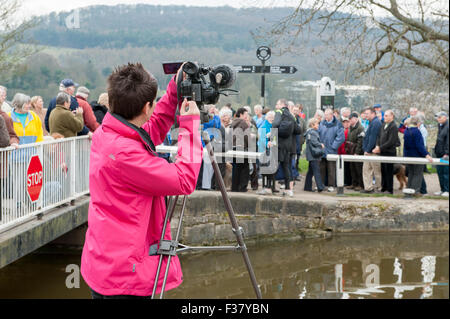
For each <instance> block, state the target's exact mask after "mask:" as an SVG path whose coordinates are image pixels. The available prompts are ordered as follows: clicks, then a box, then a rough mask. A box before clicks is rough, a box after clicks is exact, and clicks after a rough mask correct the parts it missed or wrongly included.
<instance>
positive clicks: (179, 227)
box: [159, 195, 187, 299]
mask: <svg viewBox="0 0 450 319" xmlns="http://www.w3.org/2000/svg"><path fill="white" fill-rule="evenodd" d="M186 199H187V196H186V195H185V196H184V197H183V206H182V208H181V213H180V220H179V221H178V227H177V234H176V236H175V242H177V243H178V238H179V236H180V231H181V223H182V221H183V215H184V209H185V208H186ZM171 260H172V256H171V255H169V257H168V258H167V265H166V272H165V274H164V280H163V283H162V287H161V293H160V294H159V299H163V296H164V289H165V288H166V282H167V276H168V275H169V267H170V261H171Z"/></svg>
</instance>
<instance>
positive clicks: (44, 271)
mask: <svg viewBox="0 0 450 319" xmlns="http://www.w3.org/2000/svg"><path fill="white" fill-rule="evenodd" d="M248 248H249V250H248V251H249V256H250V259H251V261H252V264H253V267H254V270H255V274H256V277H257V280H258V283H259V284H260V285H261V291H262V294H263V297H264V298H289V299H317V298H321V299H337V298H343V299H345V298H371V299H372V298H383V299H385V298H387V299H411V298H417V299H419V298H425V299H434V298H436V299H441V298H445V299H448V298H449V286H448V283H449V236H448V233H409V234H367V235H366V234H364V235H361V234H358V235H336V236H334V237H332V238H329V239H308V240H288V241H279V242H270V243H261V244H256V245H250V246H249V247H248ZM80 256H81V251H80V250H67V249H64V250H62V249H61V248H57V247H54V246H51V245H50V246H46V247H43V248H41V249H40V250H38V251H36V252H35V253H33V254H30V255H28V256H26V257H24V258H22V259H20V260H18V261H17V262H15V263H13V264H10V265H8V266H6V267H4V268H3V269H0V298H90V293H89V289H88V287H87V285H86V284H85V282H84V281H83V279H82V277H81V276H80V277H79V278H80V280H79V287H77V286H78V281H77V280H76V279H77V275H78V265H79V264H80ZM180 260H181V264H182V268H183V274H184V281H183V284H182V285H181V286H179V287H178V288H176V289H174V290H172V291H170V292H168V293H167V294H166V298H191V299H192V298H194V299H195V298H213V299H214V298H254V297H255V294H254V291H253V288H252V286H251V283H250V279H249V277H248V273H247V271H246V268H245V266H244V263H243V259H242V255H241V254H240V253H236V252H207V253H195V254H192V253H190V254H187V253H186V254H181V255H180Z"/></svg>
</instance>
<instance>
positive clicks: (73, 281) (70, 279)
mask: <svg viewBox="0 0 450 319" xmlns="http://www.w3.org/2000/svg"><path fill="white" fill-rule="evenodd" d="M66 273H69V275H68V276H67V277H66V288H67V289H73V288H80V266H78V265H76V264H69V265H67V266H66Z"/></svg>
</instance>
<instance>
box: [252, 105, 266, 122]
mask: <svg viewBox="0 0 450 319" xmlns="http://www.w3.org/2000/svg"><path fill="white" fill-rule="evenodd" d="M253 111H254V112H255V115H254V116H253V121H255V124H256V128H260V127H261V125H263V123H264V120H265V119H264V115H263V113H262V111H263V109H262V106H261V105H259V104H256V105H255V106H254V107H253Z"/></svg>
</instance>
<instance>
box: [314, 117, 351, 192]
mask: <svg viewBox="0 0 450 319" xmlns="http://www.w3.org/2000/svg"><path fill="white" fill-rule="evenodd" d="M319 136H320V141H321V142H322V143H323V144H324V145H325V149H324V154H323V156H322V160H321V162H320V175H321V176H322V179H323V180H324V184H325V185H328V191H329V192H333V191H334V187H336V162H335V161H327V155H328V154H337V153H338V148H339V146H341V145H342V143H344V142H345V133H344V127H343V126H342V123H341V122H340V121H339V120H338V119H337V118H336V117H335V116H334V115H333V110H332V109H326V110H325V115H324V120H323V121H322V122H320V125H319ZM325 176H328V178H325ZM325 181H328V182H327V183H325Z"/></svg>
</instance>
